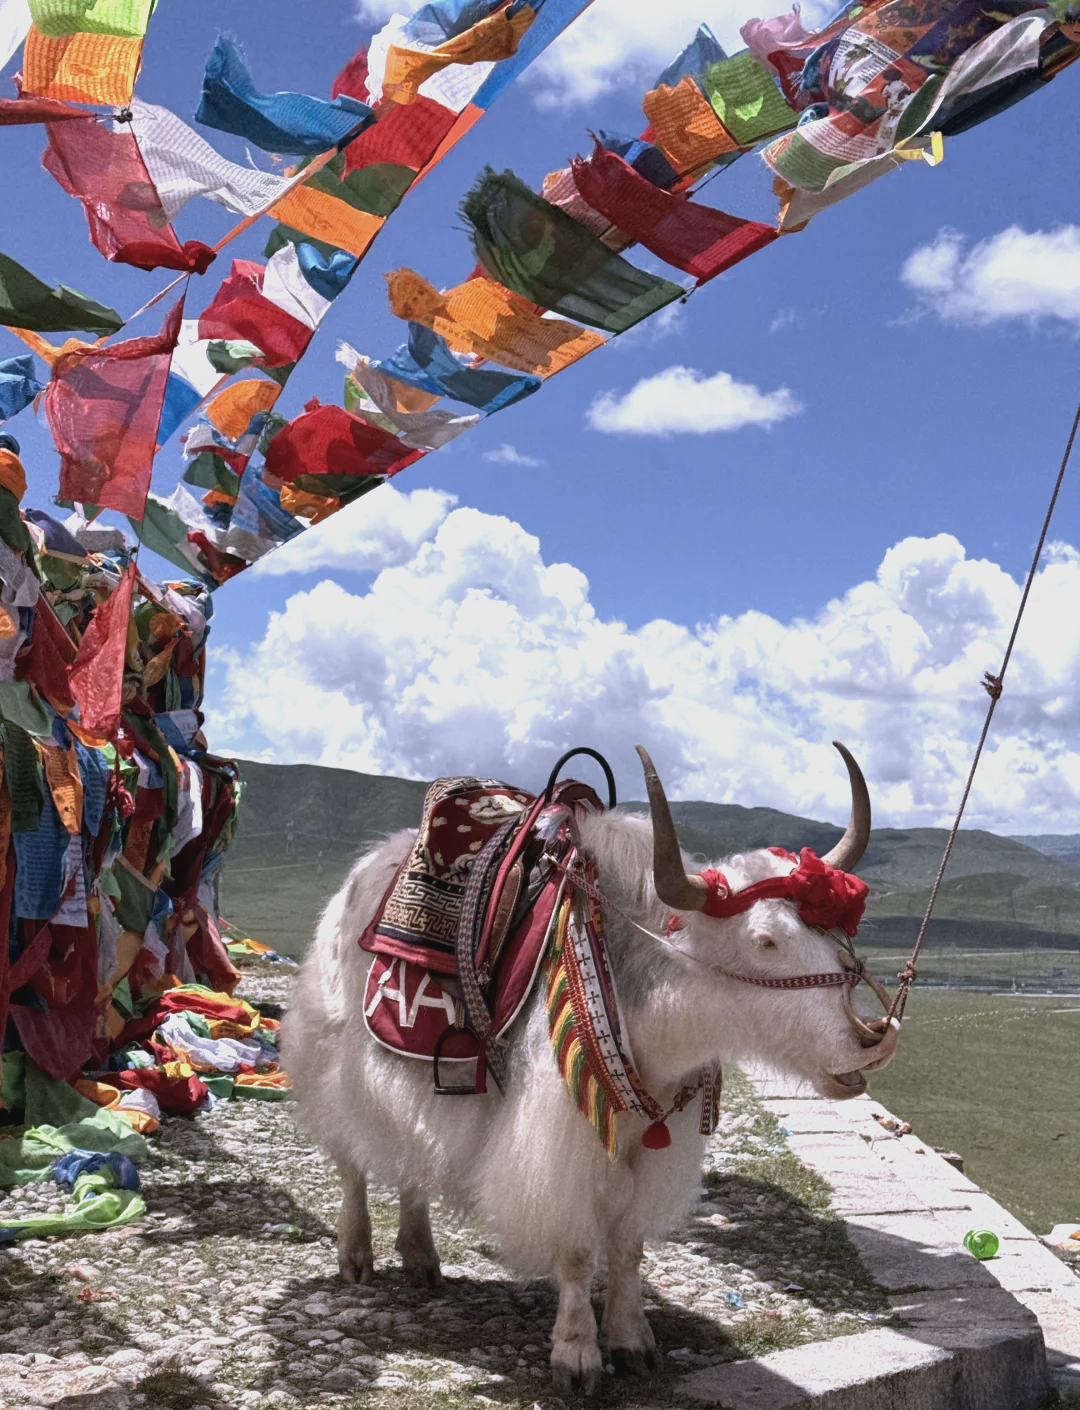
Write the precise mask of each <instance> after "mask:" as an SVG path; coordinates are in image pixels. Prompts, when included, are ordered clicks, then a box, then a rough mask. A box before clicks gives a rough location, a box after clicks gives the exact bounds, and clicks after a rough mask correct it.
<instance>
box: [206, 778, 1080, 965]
mask: <svg viewBox="0 0 1080 1410" xmlns="http://www.w3.org/2000/svg"><path fill="white" fill-rule="evenodd" d="M237 762H238V763H239V764H240V772H241V777H242V779H243V780H244V783H245V796H244V800H243V803H242V805H241V809H240V822H239V826H238V828H237V835H236V840H235V842H234V843H233V846H232V849H231V851H230V852H229V855H228V860H227V861H226V864H225V868H224V873H223V877H222V885H221V899H222V908H223V912H224V914H225V916H226V917H227V918H228V919H229V920H231V921H232V922H233V923H234V924H236V925H239V926H241V927H242V928H245V929H247V930H249V931H250V933H251V934H253V935H255V936H256V937H258V938H259V939H261V940H265V941H266V942H267V943H268V944H270V945H273V946H275V947H276V948H278V949H280V950H282V952H283V953H287V954H302V953H303V951H304V949H305V948H306V946H307V944H308V942H309V940H310V938H311V935H312V932H313V930H314V927H315V924H316V921H317V919H318V916H319V913H320V912H321V910H322V908H323V907H324V906H325V904H326V902H327V901H328V900H329V899H330V897H331V896H332V895H333V894H334V892H335V891H336V890H337V889H338V887H339V886H340V885H341V882H342V881H343V880H344V878H345V876H346V875H347V873H348V870H349V867H350V866H351V864H352V862H353V860H354V859H355V857H356V856H357V854H358V853H359V852H360V851H361V850H362V849H363V848H364V847H365V846H367V845H369V844H370V843H371V842H373V841H375V840H376V839H377V838H379V837H383V836H386V835H387V834H389V833H391V832H394V831H396V830H397V829H399V828H403V827H415V826H416V824H417V822H418V821H419V818H420V810H421V807H422V805H423V799H424V791H425V789H426V784H424V783H420V782H416V781H414V780H411V779H399V778H386V777H379V776H375V775H371V774H361V773H354V772H352V771H351V770H348V769H332V768H323V767H321V766H319V765H315V764H262V763H255V762H252V761H246V760H238V761H237ZM622 806H623V807H625V808H626V809H627V810H628V811H631V812H645V811H647V808H646V805H645V804H644V803H626V804H623V805H622ZM671 811H672V816H673V817H674V819H675V825H676V827H677V829H678V831H679V836H680V839H681V841H682V844H683V846H684V847H685V848H686V850H687V851H688V852H689V853H691V855H693V856H695V857H698V858H700V859H701V860H702V861H717V860H719V859H720V858H721V857H724V856H729V855H731V854H732V853H734V852H739V851H747V850H750V849H752V848H755V847H787V848H789V849H790V850H791V851H796V852H797V851H798V849H799V848H800V847H812V848H813V849H814V851H815V852H817V853H819V854H821V853H824V852H826V851H828V849H829V848H830V847H832V846H833V844H834V843H835V842H836V841H837V840H838V838H839V837H840V835H841V829H840V828H839V827H837V826H836V825H835V824H832V823H825V822H818V821H815V820H814V819H811V818H799V817H794V816H792V815H791V814H789V813H782V812H778V811H777V810H776V809H774V808H743V807H740V806H739V805H738V804H734V803H703V802H681V803H680V802H675V803H672V805H671ZM945 837H946V833H945V831H944V829H941V828H909V829H900V828H875V830H874V831H873V833H872V834H871V838H870V845H869V847H868V848H867V851H866V855H865V856H864V858H863V860H862V863H861V864H860V866H859V874H860V876H862V877H863V878H864V879H865V880H866V881H867V882H868V883H869V885H870V888H871V899H870V903H869V906H868V908H867V915H866V920H865V921H864V923H863V926H862V928H861V929H860V938H861V940H862V942H863V943H864V944H867V945H885V946H889V947H897V946H903V945H907V944H910V943H911V938H912V937H913V936H914V934H915V931H916V929H917V926H918V921H919V918H920V917H921V915H922V913H923V910H924V908H925V905H926V898H927V895H928V892H929V887H930V884H931V882H932V880H933V877H934V874H935V872H936V871H937V867H938V863H939V862H940V860H941V853H942V848H943V847H944V843H945ZM1078 937H1080V835H1077V836H1068V835H1056V834H1055V835H1046V836H1038V837H1001V836H998V835H997V834H996V833H992V832H984V831H981V830H979V829H970V830H966V829H965V830H963V831H961V833H960V835H959V837H958V838H957V843H956V847H955V848H954V850H953V855H952V859H951V861H950V864H949V871H948V874H947V878H946V880H945V882H944V884H943V886H942V888H941V892H940V894H939V897H938V902H937V907H936V910H935V921H934V938H935V942H936V943H939V944H952V945H964V946H967V945H973V944H977V945H979V946H983V947H995V946H999V947H1008V946H1015V945H1018V944H1023V945H1038V946H1043V947H1047V948H1059V947H1060V948H1073V949H1075V948H1080V945H1078Z"/></svg>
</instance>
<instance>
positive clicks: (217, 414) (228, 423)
mask: <svg viewBox="0 0 1080 1410" xmlns="http://www.w3.org/2000/svg"><path fill="white" fill-rule="evenodd" d="M280 395H281V388H280V387H279V386H278V384H277V383H276V382H272V381H271V380H270V379H269V378H268V377H259V378H249V379H247V380H246V381H243V382H233V384H232V385H231V386H229V387H226V388H225V390H224V391H223V392H219V393H218V394H217V396H216V397H215V398H214V400H213V401H212V402H210V404H209V405H208V406H207V408H206V415H207V417H208V418H209V420H210V423H211V424H212V425H213V426H216V427H217V429H218V430H219V431H220V432H221V434H222V435H223V436H228V438H229V440H230V441H238V440H239V439H240V437H241V436H242V435H243V434H244V432H245V431H246V430H247V428H248V425H249V423H250V421H251V418H252V417H253V416H255V415H257V414H258V413H259V412H260V411H269V410H270V408H271V407H272V406H273V405H274V403H275V402H276V401H277V399H278V397H279V396H280Z"/></svg>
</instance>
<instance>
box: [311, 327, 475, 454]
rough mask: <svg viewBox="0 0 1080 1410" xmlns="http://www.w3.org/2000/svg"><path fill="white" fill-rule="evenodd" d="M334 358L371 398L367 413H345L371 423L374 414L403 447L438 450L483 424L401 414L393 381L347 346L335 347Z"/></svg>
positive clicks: (444, 415)
mask: <svg viewBox="0 0 1080 1410" xmlns="http://www.w3.org/2000/svg"><path fill="white" fill-rule="evenodd" d="M337 358H338V361H339V362H340V363H342V364H343V365H344V366H345V367H347V368H348V370H349V377H350V379H351V380H352V381H354V382H355V383H356V384H357V387H358V388H363V391H364V393H365V394H366V396H367V397H368V398H370V401H369V403H368V405H369V407H370V410H368V409H365V407H364V405H363V404H358V405H356V406H353V407H348V408H347V409H348V410H350V411H355V412H357V413H358V414H359V415H360V416H363V417H365V419H367V420H371V419H373V418H372V413H374V414H375V415H377V416H378V417H379V418H380V419H381V420H385V421H387V422H389V423H390V424H389V426H388V427H387V429H388V430H390V431H391V432H393V431H400V432H401V433H402V435H401V442H402V444H403V445H407V446H413V447H414V448H415V449H417V450H438V449H439V448H440V447H441V446H444V445H448V444H449V443H450V442H451V441H452V440H454V439H455V437H457V436H460V435H461V433H462V431H470V430H471V429H472V428H473V427H474V426H476V425H479V423H480V421H481V420H483V418H482V417H480V416H456V415H455V414H454V413H453V412H452V411H442V410H434V411H400V410H399V409H398V403H397V395H396V389H395V387H394V382H393V378H391V377H388V376H387V374H386V373H385V372H383V371H382V370H381V369H380V368H378V367H376V366H374V365H373V364H372V363H371V362H370V361H369V359H368V358H366V357H362V356H361V355H360V354H359V353H358V352H357V351H356V349H355V348H351V347H350V346H349V344H348V343H340V344H339V345H338V354H337ZM375 424H376V425H378V424H379V422H378V421H376V422H375Z"/></svg>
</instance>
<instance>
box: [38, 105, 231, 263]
mask: <svg viewBox="0 0 1080 1410" xmlns="http://www.w3.org/2000/svg"><path fill="white" fill-rule="evenodd" d="M46 131H47V132H48V134H49V145H48V147H47V148H46V149H45V155H44V156H43V157H42V159H41V164H42V166H43V167H44V168H45V170H46V171H47V172H49V173H50V175H52V176H55V177H56V179H57V181H58V182H59V183H60V185H61V186H62V187H63V188H64V190H65V191H66V192H67V193H68V195H69V196H74V197H75V199H76V200H78V201H81V202H82V205H83V209H84V210H85V212H86V219H87V222H88V223H89V226H90V239H91V241H92V242H93V244H94V246H95V247H96V248H97V249H99V250H100V251H101V253H102V254H103V255H104V256H105V258H106V259H107V260H112V261H113V262H114V263H116V264H132V265H134V266H135V267H136V269H180V270H190V271H192V272H194V273H195V274H202V273H203V271H204V270H205V269H207V268H208V266H209V265H211V264H212V263H213V261H214V259H215V258H216V256H215V254H214V252H213V250H212V249H210V247H209V245H204V244H203V243H202V241H201V240H188V241H187V243H186V244H184V245H181V244H180V241H179V240H178V239H177V238H176V231H175V230H174V229H173V228H172V226H171V225H170V224H169V222H168V218H167V217H166V215H165V211H164V208H163V207H162V204H161V200H160V197H159V196H158V193H157V190H156V189H155V187H154V183H153V182H152V181H151V180H150V173H149V172H148V171H147V170H146V165H145V163H144V162H143V159H142V157H141V155H140V154H139V148H138V144H137V143H136V141H135V137H134V134H133V133H132V131H131V129H130V127H125V128H124V129H123V130H122V131H119V132H114V131H112V130H111V129H110V128H108V127H106V126H105V124H104V123H102V122H86V123H77V122H64V123H53V122H50V123H48V125H47V127H46Z"/></svg>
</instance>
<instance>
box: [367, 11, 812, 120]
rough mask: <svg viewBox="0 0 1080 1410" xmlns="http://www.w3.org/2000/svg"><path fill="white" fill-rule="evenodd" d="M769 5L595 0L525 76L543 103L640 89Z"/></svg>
mask: <svg viewBox="0 0 1080 1410" xmlns="http://www.w3.org/2000/svg"><path fill="white" fill-rule="evenodd" d="M409 8H410V7H409V6H408V5H402V4H401V3H400V0H397V3H395V0H360V3H359V7H358V13H359V15H360V18H361V19H363V20H366V21H369V22H372V23H382V22H383V21H385V20H386V19H388V18H389V17H390V15H392V14H395V13H397V12H398V11H401V10H403V9H404V10H408V9H409ZM763 13H764V14H772V13H773V11H772V10H769V9H766V10H764V11H763V10H762V8H761V4H760V0H667V3H666V4H663V5H658V4H657V3H656V0H594V3H593V4H592V5H591V6H590V7H589V8H588V9H587V10H586V11H585V12H584V14H583V15H581V16H580V17H579V18H578V19H577V20H575V21H574V23H573V24H571V25H570V26H569V28H568V29H567V30H565V31H564V33H563V34H562V35H560V37H559V38H558V39H556V40H555V42H554V43H553V44H552V45H551V46H550V48H548V49H547V50H546V51H545V52H544V53H543V54H542V55H541V56H540V57H539V58H538V59H537V60H536V62H535V63H534V64H533V66H532V68H531V70H530V71H529V74H528V77H527V78H526V79H525V82H527V83H529V84H530V85H531V86H532V88H533V90H534V92H535V93H536V95H537V98H538V100H539V102H540V103H541V105H542V106H547V107H552V106H554V105H555V104H566V103H588V102H591V101H592V100H593V99H594V98H596V97H598V96H599V95H600V94H602V93H607V92H610V91H612V90H613V89H617V88H631V89H638V90H640V91H641V92H644V91H645V90H646V89H647V88H648V87H650V86H651V85H652V83H653V82H654V81H655V79H656V78H657V76H658V75H659V74H660V73H661V72H662V71H663V70H664V69H665V68H666V67H667V66H668V64H669V63H670V62H671V60H672V59H673V58H674V57H675V56H676V54H678V53H679V52H680V51H681V50H682V49H684V48H685V47H686V45H687V44H689V42H690V41H691V40H692V39H693V37H694V34H695V33H696V31H697V27H698V25H700V24H707V25H708V26H709V28H710V29H711V30H712V31H713V33H714V34H715V35H716V37H717V39H718V40H719V41H720V43H721V44H722V45H723V46H724V47H725V49H726V50H727V51H728V53H734V52H735V51H736V50H738V49H743V48H745V47H746V46H745V45H744V44H743V41H742V39H741V38H740V37H739V27H740V26H741V25H743V24H745V23H746V21H747V20H749V19H754V18H756V17H757V16H759V15H761V14H763ZM830 13H831V9H830V7H829V6H828V5H826V4H823V3H821V0H809V3H807V4H804V5H803V10H802V17H803V23H804V24H806V25H808V26H810V27H811V28H812V27H813V26H814V25H815V24H816V23H818V22H819V21H821V20H823V19H825V18H827V16H828V15H829V14H830Z"/></svg>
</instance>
